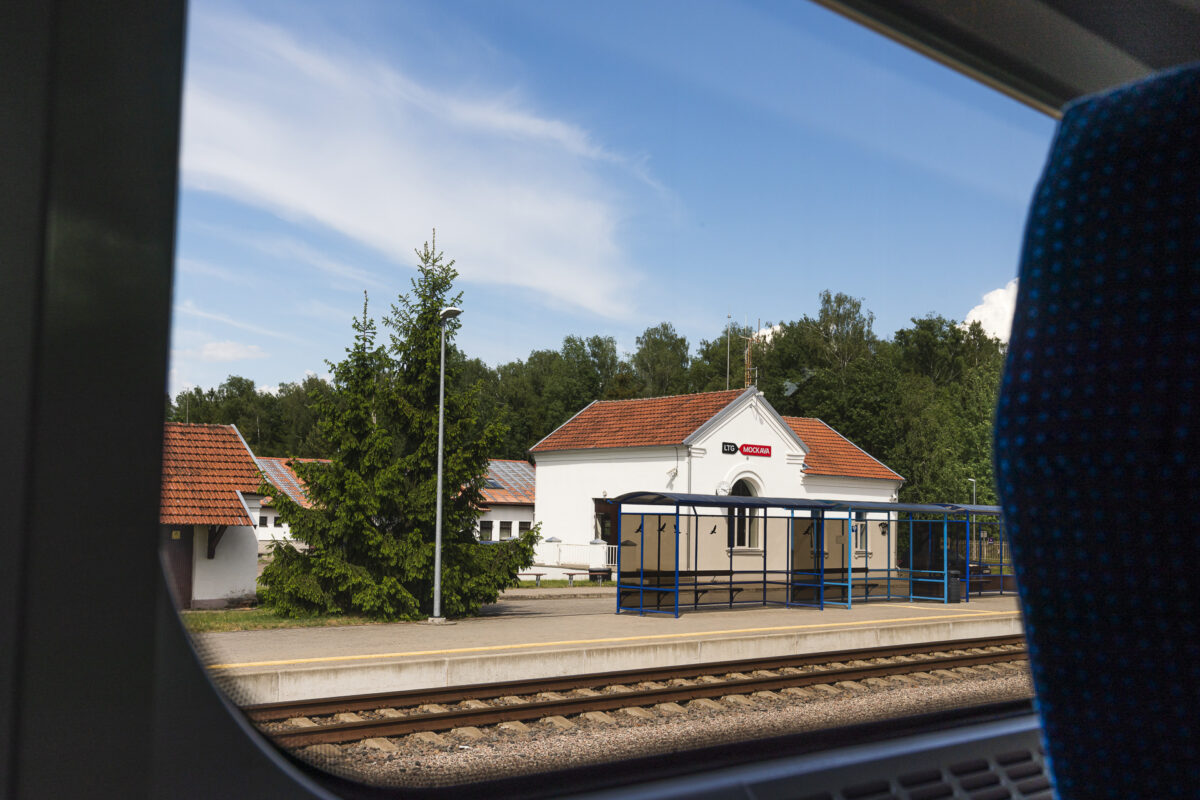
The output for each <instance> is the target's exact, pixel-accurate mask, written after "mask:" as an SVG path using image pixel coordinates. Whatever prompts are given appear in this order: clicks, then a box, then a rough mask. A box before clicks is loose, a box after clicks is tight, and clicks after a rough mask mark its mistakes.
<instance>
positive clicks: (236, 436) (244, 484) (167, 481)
mask: <svg viewBox="0 0 1200 800" xmlns="http://www.w3.org/2000/svg"><path fill="white" fill-rule="evenodd" d="M261 480H262V475H261V473H260V472H259V470H258V465H257V464H255V462H254V456H253V455H251V453H250V448H248V447H247V446H246V443H245V442H244V441H243V440H242V435H241V434H240V433H238V430H237V428H235V427H234V426H233V425H200V424H187V423H183V422H168V423H166V424H165V425H164V427H163V467H162V493H161V496H160V503H159V512H158V519H159V522H161V523H163V524H165V525H252V524H253V522H252V521H251V519H250V513H249V511H248V510H247V508H246V505H245V502H244V501H243V500H242V497H241V496H240V495H239V492H241V493H243V494H254V493H257V492H258V487H259V483H260V481H261Z"/></svg>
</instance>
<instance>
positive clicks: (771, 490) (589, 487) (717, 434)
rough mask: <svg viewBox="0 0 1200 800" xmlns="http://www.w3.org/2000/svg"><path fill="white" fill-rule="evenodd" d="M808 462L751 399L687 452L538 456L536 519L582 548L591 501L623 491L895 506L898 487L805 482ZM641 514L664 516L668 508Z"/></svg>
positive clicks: (590, 525)
mask: <svg viewBox="0 0 1200 800" xmlns="http://www.w3.org/2000/svg"><path fill="white" fill-rule="evenodd" d="M722 442H731V443H733V444H735V445H738V446H739V447H740V446H741V445H743V444H756V445H767V446H769V447H770V448H771V455H770V456H749V455H743V454H741V453H740V452H739V453H737V454H727V453H723V452H722V447H721V445H722ZM804 455H805V453H804V450H803V448H801V446H800V445H799V443H798V442H797V441H796V439H795V437H794V436H793V435H792V433H791V430H790V429H789V428H788V427H787V426H786V423H784V422H783V421H782V420H781V419H780V418H779V417H778V415H776V414H775V413H773V412H772V411H771V410H770V409H769V408H764V407H761V406H759V405H758V403H757V402H756V398H751V399H748V400H747V401H744V402H743V405H742V406H741V407H740V408H739V409H737V410H736V411H735V412H734V413H731V414H730V415H729V416H728V417H727V418H726V419H724V420H722V421H721V422H720V423H719V424H716V425H714V427H713V428H712V429H711V430H709V431H706V432H705V433H704V434H703V435H702V436H701V437H700V438H699V440H698V441H697V442H696V443H695V444H693V445H692V446H690V447H688V446H678V447H641V448H602V449H593V450H570V451H552V452H546V453H539V454H537V503H536V506H535V518H536V519H537V520H538V521H539V522H541V523H542V537H543V538H548V537H551V536H556V537H558V538H559V539H561V540H562V541H563V542H564V543H568V544H572V545H582V544H586V543H587V542H589V541H591V539H592V538H593V537H594V536H595V535H596V526H595V510H594V499H595V498H598V497H605V496H606V497H610V498H611V497H617V496H619V495H622V494H624V493H626V492H633V491H667V492H690V493H693V494H726V493H728V492H729V491H730V489H731V488H732V487H733V485H734V484H735V483H736V482H737V481H738V480H742V479H745V480H746V481H748V482H749V483H750V484H751V485H752V486H753V487H754V494H756V495H758V496H761V497H799V498H820V499H828V500H850V501H853V500H869V501H878V502H891V501H894V500H895V499H896V493H897V491H898V490H899V488H900V482H899V481H894V480H878V479H869V478H831V477H822V476H815V475H813V476H806V475H805V474H804V471H803V464H804ZM626 510H627V511H634V510H637V509H634V508H627V509H626ZM644 510H645V511H646V512H647V513H661V512H662V510H663V509H662V508H661V507H658V508H646V509H644ZM843 516H844V515H843ZM876 517H878V519H880V520H882V519H885V518H886V515H881V514H871V515H870V516H869V518H870V519H875V518H876ZM759 558H760V563H761V557H759ZM872 562H874V558H873V559H872Z"/></svg>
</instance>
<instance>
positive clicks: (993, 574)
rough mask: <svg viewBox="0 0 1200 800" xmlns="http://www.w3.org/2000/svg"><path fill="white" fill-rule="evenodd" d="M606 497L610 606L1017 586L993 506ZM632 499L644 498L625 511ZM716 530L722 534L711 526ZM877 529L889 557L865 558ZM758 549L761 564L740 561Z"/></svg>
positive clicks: (641, 608)
mask: <svg viewBox="0 0 1200 800" xmlns="http://www.w3.org/2000/svg"><path fill="white" fill-rule="evenodd" d="M611 502H612V503H613V504H615V505H616V506H617V531H616V533H617V542H618V544H617V564H618V566H617V613H621V612H634V611H636V612H637V613H639V614H672V615H674V616H676V617H678V616H679V614H680V613H681V611H682V610H684V609H685V608H692V609H698V608H700V607H701V606H709V607H711V606H727V607H733V606H734V605H778V606H787V607H809V608H819V609H823V608H824V607H825V606H826V605H836V606H842V607H846V608H850V607H852V605H853V604H854V603H855V602H856V601H858V602H865V601H871V600H905V601H916V600H929V601H940V602H943V603H948V602H957V600H958V599H959V598H960V597H963V596H965V597H966V599H967V600H968V601H969V600H970V595H971V594H972V592H974V593H975V594H977V595H978V594H982V593H985V592H998V593H1000V594H1004V593H1006V592H1009V593H1011V592H1015V588H1016V587H1015V583H1014V577H1013V571H1012V562H1011V559H1010V557H1009V554H1008V543H1007V539H1006V537H1005V533H1004V525H1003V520H1002V518H1001V516H1000V508H999V507H998V506H985V505H961V504H951V503H881V502H869V501H857V502H851V501H841V500H821V499H802V498H785V497H738V496H731V495H701V494H689V493H682V492H629V493H627V494H624V495H621V496H620V497H617V498H615V499H613V500H612V501H611ZM631 506H632V507H640V509H638V508H635V510H633V511H627V510H626V509H628V508H629V507H631ZM647 507H650V508H653V507H668V508H669V509H670V510H669V511H668V512H666V513H657V512H655V511H647V510H646V508H647ZM713 509H720V511H719V512H717V513H713V511H712V510H713ZM710 524H711V525H712V528H711V530H709V529H708V526H709V525H710ZM722 529H724V533H725V535H724V536H723V537H720V536H716V534H717V533H718V532H719V531H721V530H722ZM876 536H882V538H883V540H884V542H885V553H886V556H885V558H884V559H882V563H880V561H881V560H880V559H878V558H876V561H875V563H874V564H872V562H871V558H872V556H873V555H874V546H875V545H874V544H873V542H877V541H880V539H875V538H873V537H876ZM830 544H832V545H833V548H834V549H833V550H831V549H830ZM722 551H723V553H724V554H723V555H722ZM781 553H782V555H781ZM893 556H895V557H893ZM681 557H682V562H683V563H682V564H681ZM756 558H760V559H761V560H760V563H759V564H758V565H756V566H754V568H750V567H748V566H747V563H748V562H749V561H754V560H755V559H756Z"/></svg>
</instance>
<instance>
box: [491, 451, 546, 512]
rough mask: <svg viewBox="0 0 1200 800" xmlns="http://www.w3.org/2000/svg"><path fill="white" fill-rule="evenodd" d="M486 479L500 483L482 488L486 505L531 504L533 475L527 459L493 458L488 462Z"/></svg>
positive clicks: (531, 466)
mask: <svg viewBox="0 0 1200 800" xmlns="http://www.w3.org/2000/svg"><path fill="white" fill-rule="evenodd" d="M488 480H489V481H494V482H495V483H498V484H500V485H499V487H489V486H485V487H484V488H483V499H484V502H486V503H487V504H488V505H509V506H516V505H533V498H534V484H535V477H534V470H533V465H532V464H530V463H529V462H528V461H513V460H511V459H507V458H493V459H492V460H491V461H489V462H488Z"/></svg>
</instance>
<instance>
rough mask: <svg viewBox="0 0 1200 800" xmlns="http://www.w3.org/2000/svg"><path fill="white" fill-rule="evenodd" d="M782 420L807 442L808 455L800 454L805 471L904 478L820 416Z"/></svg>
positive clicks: (809, 473)
mask: <svg viewBox="0 0 1200 800" xmlns="http://www.w3.org/2000/svg"><path fill="white" fill-rule="evenodd" d="M783 421H784V422H786V423H787V424H788V427H789V428H791V429H792V430H793V431H795V433H796V435H797V436H799V437H800V440H801V441H803V442H804V443H805V444H806V445H808V455H807V456H805V458H804V474H805V475H834V476H839V477H844V478H881V479H884V480H890V481H902V480H904V477H903V476H902V475H900V474H899V473H897V472H895V471H894V470H892V469H890V468H889V467H888V466H887V465H886V464H884V463H883V462H882V461H880V460H879V459H877V458H875V457H874V456H872V455H871V454H869V453H868V452H867V451H866V450H863V449H862V448H861V447H859V446H858V445H856V444H855V443H854V442H852V441H850V440H849V439H847V438H846V437H845V436H842V435H841V434H840V433H838V432H837V431H835V430H834V429H833V428H831V427H829V425H828V424H827V423H825V422H824V421H822V420H819V419H816V418H815V417H784V418H783Z"/></svg>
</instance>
